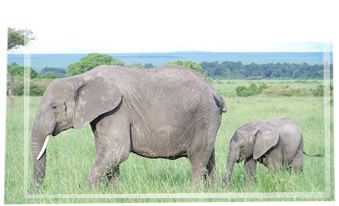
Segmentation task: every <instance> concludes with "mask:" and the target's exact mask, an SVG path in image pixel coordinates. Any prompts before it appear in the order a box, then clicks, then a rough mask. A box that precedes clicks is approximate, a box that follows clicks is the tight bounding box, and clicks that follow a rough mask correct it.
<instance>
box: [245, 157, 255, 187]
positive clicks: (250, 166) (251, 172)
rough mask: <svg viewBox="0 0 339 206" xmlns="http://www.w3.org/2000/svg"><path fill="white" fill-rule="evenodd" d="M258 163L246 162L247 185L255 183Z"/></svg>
mask: <svg viewBox="0 0 339 206" xmlns="http://www.w3.org/2000/svg"><path fill="white" fill-rule="evenodd" d="M256 167H257V161H256V160H255V159H252V158H251V159H249V160H246V161H245V181H246V183H251V182H254V178H255V174H256Z"/></svg>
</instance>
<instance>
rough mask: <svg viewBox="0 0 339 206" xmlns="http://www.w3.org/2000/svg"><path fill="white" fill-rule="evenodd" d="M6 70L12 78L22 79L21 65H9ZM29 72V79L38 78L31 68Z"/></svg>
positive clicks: (22, 68)
mask: <svg viewBox="0 0 339 206" xmlns="http://www.w3.org/2000/svg"><path fill="white" fill-rule="evenodd" d="M7 69H8V73H9V74H11V75H12V76H19V77H23V76H24V67H23V66H21V65H18V64H15V63H13V64H11V65H9V66H8V67H7ZM29 69H30V70H31V71H30V77H31V79H35V78H37V77H38V73H37V72H36V71H35V70H34V69H32V68H29Z"/></svg>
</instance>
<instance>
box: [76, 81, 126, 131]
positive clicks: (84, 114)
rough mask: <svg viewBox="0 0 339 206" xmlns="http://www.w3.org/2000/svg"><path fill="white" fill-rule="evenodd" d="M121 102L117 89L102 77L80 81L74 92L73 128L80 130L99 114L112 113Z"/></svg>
mask: <svg viewBox="0 0 339 206" xmlns="http://www.w3.org/2000/svg"><path fill="white" fill-rule="evenodd" d="M80 81H82V80H80ZM121 100H122V95H121V93H120V91H119V90H118V88H117V87H116V86H114V85H113V84H112V83H111V82H109V81H107V80H105V79H104V78H103V77H94V78H92V79H90V80H87V81H82V83H81V84H79V87H78V88H77V89H76V92H75V109H74V116H73V127H74V128H81V127H83V126H85V125H86V124H87V123H89V122H91V121H93V120H94V119H95V118H97V117H98V116H100V115H101V114H104V113H106V112H109V111H112V110H113V109H115V108H116V107H118V106H119V105H120V102H121Z"/></svg>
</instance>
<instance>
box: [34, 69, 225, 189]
mask: <svg viewBox="0 0 339 206" xmlns="http://www.w3.org/2000/svg"><path fill="white" fill-rule="evenodd" d="M222 112H226V107H225V104H224V101H223V99H222V97H220V96H219V95H217V93H216V92H215V91H214V90H213V88H212V87H211V85H210V84H209V83H208V82H207V81H206V79H205V78H203V77H202V76H200V75H199V74H197V73H195V72H194V71H192V70H190V69H186V68H182V67H176V66H168V67H164V68H156V69H147V70H144V69H137V68H125V67H118V66H99V67H97V68H94V69H92V70H90V71H88V72H86V73H84V74H81V75H78V76H73V77H67V78H62V79H56V80H53V81H52V82H51V83H50V85H49V86H48V88H47V90H46V92H45V93H44V95H43V97H42V100H41V104H40V106H39V108H38V112H37V114H36V118H35V121H34V125H33V129H32V155H33V162H34V166H33V167H34V168H33V170H34V176H33V180H34V182H35V183H36V184H37V185H40V184H41V183H42V181H43V179H44V177H45V168H46V147H47V142H48V139H49V135H53V136H55V135H57V134H59V133H60V132H61V131H64V130H67V129H70V128H76V129H77V128H81V127H84V126H85V125H86V124H88V123H89V124H90V125H91V128H92V131H93V133H94V136H95V146H96V160H95V163H94V165H93V167H92V169H91V171H90V174H89V176H88V184H89V187H90V188H93V187H95V186H98V184H99V183H100V180H101V179H102V178H103V177H105V176H107V177H108V178H109V179H110V180H111V181H114V178H115V177H116V175H117V173H118V169H119V164H120V163H121V162H123V161H125V160H126V159H127V158H128V155H129V153H130V152H133V153H135V154H138V155H141V156H143V157H148V158H166V159H177V158H180V157H187V158H188V159H189V160H190V162H191V164H192V183H193V184H201V183H202V180H203V178H202V177H203V175H204V171H205V169H207V171H208V174H209V176H210V177H211V180H212V181H213V182H214V181H215V179H216V172H215V154H214V143H215V139H216V134H217V130H218V128H219V125H220V121H221V114H222Z"/></svg>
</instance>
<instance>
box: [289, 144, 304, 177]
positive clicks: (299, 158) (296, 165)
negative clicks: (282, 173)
mask: <svg viewBox="0 0 339 206" xmlns="http://www.w3.org/2000/svg"><path fill="white" fill-rule="evenodd" d="M289 167H290V168H291V169H293V170H296V171H300V172H302V171H303V168H304V154H303V150H301V149H299V150H298V153H297V155H296V156H295V157H294V159H293V161H292V163H291V164H290V165H289Z"/></svg>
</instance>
